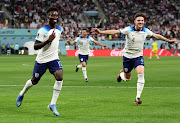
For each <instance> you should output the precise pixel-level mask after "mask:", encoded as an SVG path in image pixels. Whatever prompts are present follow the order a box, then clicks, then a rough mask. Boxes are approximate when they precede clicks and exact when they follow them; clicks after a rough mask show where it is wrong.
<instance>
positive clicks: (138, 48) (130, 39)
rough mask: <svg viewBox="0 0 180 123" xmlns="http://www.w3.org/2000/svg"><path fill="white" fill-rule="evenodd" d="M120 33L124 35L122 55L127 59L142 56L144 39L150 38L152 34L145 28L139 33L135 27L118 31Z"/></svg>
mask: <svg viewBox="0 0 180 123" xmlns="http://www.w3.org/2000/svg"><path fill="white" fill-rule="evenodd" d="M120 32H121V34H123V35H126V45H125V47H124V49H123V55H124V56H125V57H127V58H137V57H139V56H143V46H144V41H145V39H146V37H151V36H152V35H153V32H152V31H150V30H149V29H147V28H145V27H143V28H142V30H141V31H137V30H136V29H135V26H128V27H126V28H124V29H120Z"/></svg>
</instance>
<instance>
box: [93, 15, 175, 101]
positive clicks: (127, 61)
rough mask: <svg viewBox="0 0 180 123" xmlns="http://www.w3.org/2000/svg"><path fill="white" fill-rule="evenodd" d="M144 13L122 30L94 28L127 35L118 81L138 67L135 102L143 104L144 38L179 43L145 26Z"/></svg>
mask: <svg viewBox="0 0 180 123" xmlns="http://www.w3.org/2000/svg"><path fill="white" fill-rule="evenodd" d="M144 17H145V16H144V14H142V13H137V14H136V15H135V16H134V24H135V26H133V27H126V28H125V29H120V30H105V31H100V30H99V29H97V28H93V29H92V32H93V34H111V35H113V34H119V33H121V34H123V35H126V46H125V48H124V49H123V70H121V72H120V73H119V74H118V76H117V81H118V82H121V79H122V80H124V81H127V80H130V78H131V70H132V69H133V68H135V69H136V72H137V74H138V80H137V95H136V99H135V102H134V103H135V104H141V103H142V102H141V100H140V96H141V93H142V91H143V88H144V84H145V79H144V60H143V46H144V40H145V39H146V37H147V36H152V37H154V38H156V39H158V40H164V41H167V42H174V43H177V42H176V41H175V40H169V39H167V38H165V37H163V36H161V35H159V34H155V33H153V32H151V31H150V30H149V29H147V28H144V27H143V26H144Z"/></svg>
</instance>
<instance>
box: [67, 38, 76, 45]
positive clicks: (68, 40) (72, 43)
mask: <svg viewBox="0 0 180 123" xmlns="http://www.w3.org/2000/svg"><path fill="white" fill-rule="evenodd" d="M66 42H67V43H68V44H69V45H74V44H75V43H76V42H75V41H73V42H70V39H69V38H68V39H67V40H66Z"/></svg>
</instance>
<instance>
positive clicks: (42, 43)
mask: <svg viewBox="0 0 180 123" xmlns="http://www.w3.org/2000/svg"><path fill="white" fill-rule="evenodd" d="M54 31H55V29H54V30H53V32H52V34H51V35H50V36H49V39H48V40H47V41H44V42H40V41H37V40H36V41H35V43H34V49H35V50H38V49H41V48H42V47H44V46H45V45H46V44H48V43H50V42H52V41H53V40H54V38H55V37H56V35H55V33H54Z"/></svg>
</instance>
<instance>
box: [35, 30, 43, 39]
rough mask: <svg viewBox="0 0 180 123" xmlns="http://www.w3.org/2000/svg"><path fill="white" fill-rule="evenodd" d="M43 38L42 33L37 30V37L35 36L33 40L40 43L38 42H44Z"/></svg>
mask: <svg viewBox="0 0 180 123" xmlns="http://www.w3.org/2000/svg"><path fill="white" fill-rule="evenodd" d="M44 37H45V35H44V33H43V32H42V31H41V30H39V31H38V32H37V36H36V38H35V40H37V41H40V42H44V41H45V38H44Z"/></svg>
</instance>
